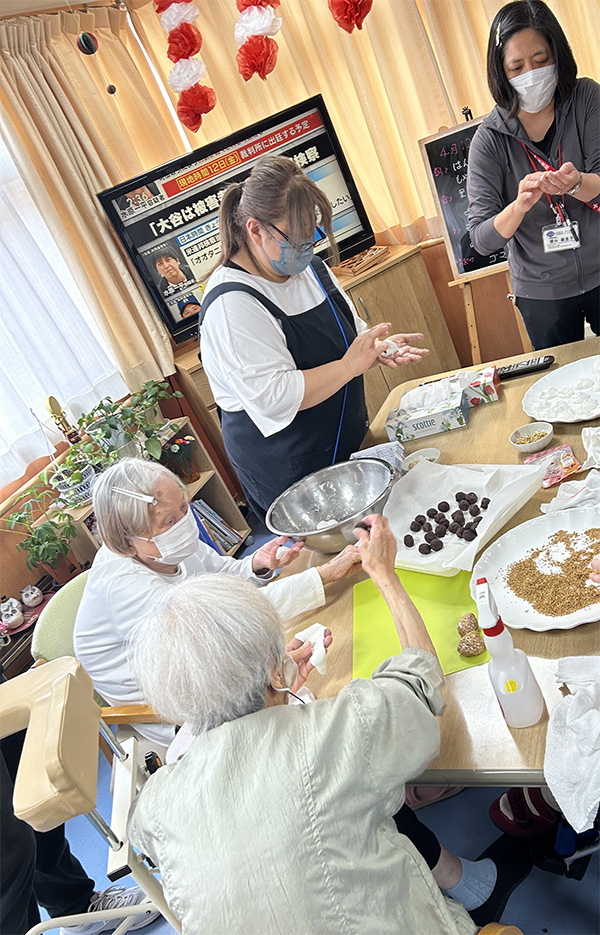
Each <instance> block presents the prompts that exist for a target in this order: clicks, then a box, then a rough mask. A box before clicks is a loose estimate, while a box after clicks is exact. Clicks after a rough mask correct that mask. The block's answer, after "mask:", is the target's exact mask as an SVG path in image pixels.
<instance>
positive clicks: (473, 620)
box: [457, 612, 479, 636]
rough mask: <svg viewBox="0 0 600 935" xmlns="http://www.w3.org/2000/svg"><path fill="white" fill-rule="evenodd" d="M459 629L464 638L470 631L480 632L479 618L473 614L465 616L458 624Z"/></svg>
mask: <svg viewBox="0 0 600 935" xmlns="http://www.w3.org/2000/svg"><path fill="white" fill-rule="evenodd" d="M457 629H458V632H459V633H460V635H461V636H464V635H465V633H468V632H469V630H477V631H478V630H479V623H478V621H477V617H476V616H475V614H472V613H470V612H469V613H467V614H463V615H462V617H461V618H460V622H459V624H458V627H457Z"/></svg>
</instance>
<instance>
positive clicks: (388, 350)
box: [377, 338, 400, 357]
mask: <svg viewBox="0 0 600 935" xmlns="http://www.w3.org/2000/svg"><path fill="white" fill-rule="evenodd" d="M377 348H378V350H379V348H381V350H380V351H379V356H380V357H393V356H394V354H398V353H399V351H400V347H399V345H398V344H396V342H395V341H392V340H391V338H386V340H385V341H381V342H380V344H378V345H377Z"/></svg>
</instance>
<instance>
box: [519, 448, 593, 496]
mask: <svg viewBox="0 0 600 935" xmlns="http://www.w3.org/2000/svg"><path fill="white" fill-rule="evenodd" d="M523 464H543V465H544V466H545V467H546V473H545V475H544V479H543V481H542V487H552V485H553V484H559V483H560V482H561V480H564V479H565V477H568V476H569V474H576V473H577V471H580V470H581V465H580V463H579V461H578V460H577V458H576V457H575V455H574V454H573V449H572V448H571V446H570V445H559V447H558V448H550V449H549V450H548V451H538V452H536V454H534V455H529V457H528V458H523Z"/></svg>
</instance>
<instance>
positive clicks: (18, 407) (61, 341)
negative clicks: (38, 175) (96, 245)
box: [0, 143, 127, 488]
mask: <svg viewBox="0 0 600 935" xmlns="http://www.w3.org/2000/svg"><path fill="white" fill-rule="evenodd" d="M0 214H1V217H2V224H1V226H0V269H2V276H0V306H1V308H2V314H1V316H0V346H1V347H2V353H1V354H0V412H1V413H2V418H1V420H0V488H2V487H3V486H4V485H5V484H8V483H10V482H11V481H13V480H14V479H15V478H17V477H20V476H21V474H23V472H24V471H25V470H26V468H27V466H28V464H29V463H30V462H31V461H32V460H33V459H35V458H38V457H40V456H43V455H47V454H49V453H51V452H52V450H53V448H54V446H55V444H56V443H57V442H59V441H64V436H63V435H62V434H61V433H60V432H59V431H58V429H57V428H56V426H55V425H54V423H53V422H52V421H51V419H50V417H49V415H48V413H47V412H46V408H45V405H44V403H45V400H46V398H47V397H48V396H51V395H52V396H56V398H57V399H58V400H59V402H60V404H61V405H62V407H63V409H64V410H65V412H66V414H67V416H68V417H69V418H70V421H71V422H73V423H74V422H75V421H76V420H77V418H78V417H79V416H80V415H81V413H82V412H84V411H87V410H89V409H91V408H92V407H93V406H94V405H95V404H96V402H97V401H98V400H99V399H100V398H101V397H102V396H112V397H113V398H114V399H120V397H121V396H125V395H126V393H127V387H126V386H125V384H124V382H123V380H122V379H121V377H120V376H119V374H118V373H117V371H116V369H115V366H114V364H113V363H111V361H110V360H109V358H108V356H107V353H106V348H104V347H103V346H102V345H103V342H102V339H101V336H100V335H99V334H97V333H96V329H95V325H94V321H93V318H92V316H91V315H90V313H89V310H88V309H86V306H85V300H84V298H83V296H82V295H81V293H80V292H79V290H78V288H77V285H76V284H75V282H74V280H73V278H72V276H71V273H70V270H69V268H68V266H67V264H66V263H65V261H64V260H63V258H62V256H61V254H60V252H59V250H58V248H57V246H56V244H55V243H54V240H53V238H52V236H51V234H50V232H49V230H48V229H47V227H46V225H45V224H44V222H43V220H42V218H41V217H40V214H39V212H38V211H37V209H36V207H35V205H34V204H33V202H32V200H31V197H30V196H29V193H28V191H27V189H26V188H25V185H24V184H23V181H22V180H21V178H20V176H19V175H18V173H17V170H16V168H15V166H14V164H13V163H12V161H11V159H10V156H9V155H8V153H7V151H6V149H4V147H3V146H2V145H1V143H0ZM32 410H33V411H32ZM36 416H37V419H36ZM38 419H39V420H40V421H41V422H43V423H44V427H45V429H43V428H42V427H41V426H40V423H39V422H38Z"/></svg>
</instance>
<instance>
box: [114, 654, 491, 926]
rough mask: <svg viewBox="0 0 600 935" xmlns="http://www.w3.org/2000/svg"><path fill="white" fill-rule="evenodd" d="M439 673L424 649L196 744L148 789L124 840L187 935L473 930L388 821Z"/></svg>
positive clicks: (437, 702)
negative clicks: (142, 857) (148, 867)
mask: <svg viewBox="0 0 600 935" xmlns="http://www.w3.org/2000/svg"><path fill="white" fill-rule="evenodd" d="M442 682H443V678H442V673H441V670H440V667H439V665H438V662H437V660H436V659H435V658H434V657H433V656H432V655H431V654H430V653H428V652H425V651H424V650H406V651H405V652H403V653H402V654H401V655H399V656H395V657H393V658H392V659H388V660H387V661H386V662H384V663H383V664H382V665H381V666H379V668H378V669H377V670H376V672H375V673H374V675H373V678H372V679H366V680H363V679H356V680H354V681H353V682H351V683H350V684H349V685H346V686H345V687H344V688H343V689H342V691H341V692H340V694H339V695H338V696H337V698H326V699H323V700H321V701H316V702H314V703H312V704H307V705H305V706H302V705H292V706H287V705H286V706H277V707H270V708H265V709H263V710H262V711H258V712H257V713H255V714H249V715H246V717H243V718H239V719H238V720H236V721H232V722H229V723H225V724H222V725H221V726H220V727H217V728H215V729H214V730H211V731H208V732H207V733H205V734H202V735H200V736H198V737H197V738H196V739H195V741H194V742H193V744H192V746H191V747H190V748H189V750H188V752H187V753H186V754H185V756H184V757H183V758H182V759H181V760H179V761H178V762H177V763H175V764H173V765H171V766H164V767H163V768H162V769H159V770H158V772H156V773H155V774H154V775H153V776H152V777H151V778H150V779H149V780H148V782H147V783H146V785H145V786H144V788H143V790H142V792H141V793H140V795H139V797H138V799H137V801H136V802H135V803H134V806H133V809H132V813H131V815H130V818H129V835H130V839H131V840H132V842H133V843H134V844H135V845H136V846H137V847H139V848H140V849H141V850H142V851H143V852H144V853H145V854H147V855H148V856H149V857H151V858H152V860H153V861H154V862H155V863H156V864H157V865H158V866H159V868H160V870H161V872H162V879H163V885H164V888H165V894H166V897H167V900H168V902H169V905H170V907H171V909H172V910H173V912H174V913H175V915H176V916H177V917H178V918H179V919H180V920H181V922H182V927H183V933H184V935H199V933H207V935H275V933H277V935H388V933H389V935H392V933H394V935H409V933H410V935H417V933H419V935H474V933H475V932H476V931H477V926H475V924H474V923H473V922H472V921H471V919H470V917H469V916H468V915H467V913H466V912H465V910H464V909H463V907H462V906H461V905H460V904H459V903H456V902H454V901H452V900H451V899H448V898H445V897H444V896H443V895H442V894H441V892H440V890H439V888H438V887H437V885H436V883H435V881H434V879H433V877H432V875H431V873H430V871H429V869H428V868H427V865H426V864H425V861H424V860H423V858H422V857H421V856H420V854H419V853H418V852H417V851H416V850H415V848H414V847H413V845H412V844H411V843H410V841H408V839H407V838H405V837H404V836H402V835H400V834H398V832H397V830H396V826H395V824H394V822H393V819H392V815H393V814H395V812H397V811H398V810H399V809H400V807H401V806H402V803H403V801H404V784H405V782H407V781H408V780H410V779H413V778H414V777H415V776H417V775H418V774H419V773H420V772H421V770H423V769H424V768H425V766H427V764H428V763H429V762H430V760H431V759H432V758H433V757H434V756H435V755H436V754H437V752H438V750H439V726H438V723H437V721H436V719H435V716H434V715H435V714H437V713H440V712H441V711H442V710H443V706H444V702H443V699H442Z"/></svg>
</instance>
